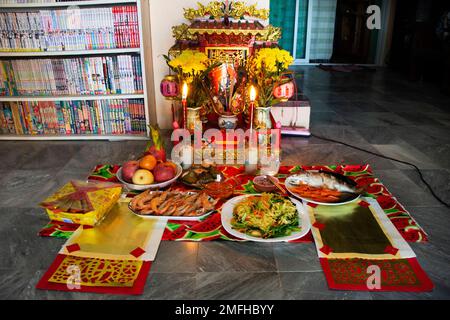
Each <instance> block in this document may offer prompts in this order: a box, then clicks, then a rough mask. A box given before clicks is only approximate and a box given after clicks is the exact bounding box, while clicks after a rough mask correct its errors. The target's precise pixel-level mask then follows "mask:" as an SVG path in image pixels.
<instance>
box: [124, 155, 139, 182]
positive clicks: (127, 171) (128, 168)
mask: <svg viewBox="0 0 450 320" xmlns="http://www.w3.org/2000/svg"><path fill="white" fill-rule="evenodd" d="M138 169H139V161H135V160H132V161H127V162H125V163H124V164H123V166H122V179H123V180H125V181H126V182H131V181H133V175H134V173H135V172H136V171H137V170H138Z"/></svg>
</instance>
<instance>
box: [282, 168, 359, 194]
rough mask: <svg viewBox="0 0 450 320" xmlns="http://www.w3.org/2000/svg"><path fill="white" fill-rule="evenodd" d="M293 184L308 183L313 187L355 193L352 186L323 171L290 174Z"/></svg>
mask: <svg viewBox="0 0 450 320" xmlns="http://www.w3.org/2000/svg"><path fill="white" fill-rule="evenodd" d="M289 181H290V183H291V184H293V185H297V186H299V185H308V186H310V187H314V188H326V189H329V190H336V191H339V192H348V193H357V190H356V188H355V187H354V186H352V185H350V184H349V183H347V182H346V181H343V180H341V179H339V178H337V177H336V176H334V175H332V174H329V173H325V172H302V173H299V174H296V175H294V176H291V177H290V179H289Z"/></svg>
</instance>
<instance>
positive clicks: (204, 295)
mask: <svg viewBox="0 0 450 320" xmlns="http://www.w3.org/2000/svg"><path fill="white" fill-rule="evenodd" d="M196 281H197V282H196V287H195V291H196V296H195V298H196V299H206V300H213V299H225V300H234V299H248V300H270V299H275V300H281V299H284V298H285V294H284V292H283V289H282V287H281V283H280V278H279V276H278V273H276V272H258V273H254V272H251V271H248V272H201V273H198V274H197V279H196Z"/></svg>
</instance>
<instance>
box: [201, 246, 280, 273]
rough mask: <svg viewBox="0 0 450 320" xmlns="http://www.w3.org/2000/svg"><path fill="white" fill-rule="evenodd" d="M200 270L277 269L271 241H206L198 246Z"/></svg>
mask: <svg viewBox="0 0 450 320" xmlns="http://www.w3.org/2000/svg"><path fill="white" fill-rule="evenodd" d="M197 270H198V271H199V272H229V271H236V272H238V271H241V272H269V271H276V270H277V268H276V263H275V258H274V255H273V246H272V244H270V243H255V242H253V243H250V242H244V243H242V242H241V243H237V242H225V241H223V242H222V241H217V242H204V243H200V244H199V247H198V259H197Z"/></svg>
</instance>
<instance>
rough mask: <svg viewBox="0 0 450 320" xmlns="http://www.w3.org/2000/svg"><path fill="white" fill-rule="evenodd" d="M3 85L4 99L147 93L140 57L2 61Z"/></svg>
mask: <svg viewBox="0 0 450 320" xmlns="http://www.w3.org/2000/svg"><path fill="white" fill-rule="evenodd" d="M0 81H1V83H0V94H1V95H2V96H17V95H26V96H37V95H38V96H39V95H68V94H69V95H86V94H88V95H106V94H125V93H127V94H137V93H142V92H143V82H142V81H143V79H142V70H141V58H140V56H137V55H118V56H108V57H83V58H57V59H24V60H10V61H7V60H2V61H0Z"/></svg>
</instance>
